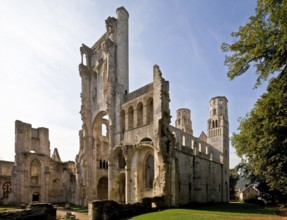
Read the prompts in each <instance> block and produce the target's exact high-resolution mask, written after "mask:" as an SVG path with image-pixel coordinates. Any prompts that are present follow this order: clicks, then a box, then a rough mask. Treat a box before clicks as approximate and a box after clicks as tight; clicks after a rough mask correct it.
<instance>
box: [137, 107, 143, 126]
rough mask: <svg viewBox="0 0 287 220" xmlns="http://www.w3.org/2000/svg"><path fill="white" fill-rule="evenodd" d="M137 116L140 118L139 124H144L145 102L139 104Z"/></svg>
mask: <svg viewBox="0 0 287 220" xmlns="http://www.w3.org/2000/svg"><path fill="white" fill-rule="evenodd" d="M137 116H138V117H137V118H138V123H137V126H141V125H142V124H143V104H142V103H141V102H140V103H138V105H137Z"/></svg>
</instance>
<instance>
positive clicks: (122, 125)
mask: <svg viewBox="0 0 287 220" xmlns="http://www.w3.org/2000/svg"><path fill="white" fill-rule="evenodd" d="M125 123H126V113H125V111H124V110H122V111H121V140H122V139H123V138H124V133H125V130H126V124H125Z"/></svg>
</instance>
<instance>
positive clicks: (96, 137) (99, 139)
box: [87, 111, 110, 160]
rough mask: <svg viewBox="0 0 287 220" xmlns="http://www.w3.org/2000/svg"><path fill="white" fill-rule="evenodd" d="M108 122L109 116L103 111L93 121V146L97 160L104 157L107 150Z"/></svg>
mask: <svg viewBox="0 0 287 220" xmlns="http://www.w3.org/2000/svg"><path fill="white" fill-rule="evenodd" d="M109 123H110V122H109V117H108V114H107V113H106V112H105V111H101V112H99V113H98V114H97V115H96V117H95V119H94V122H93V129H92V137H93V148H94V149H95V152H97V154H96V155H97V160H99V159H102V160H104V159H106V158H105V157H104V155H107V154H108V151H109V129H108V127H109ZM87 141H88V140H87Z"/></svg>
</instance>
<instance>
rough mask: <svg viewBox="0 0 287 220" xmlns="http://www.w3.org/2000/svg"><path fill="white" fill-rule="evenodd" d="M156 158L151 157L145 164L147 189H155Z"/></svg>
mask: <svg viewBox="0 0 287 220" xmlns="http://www.w3.org/2000/svg"><path fill="white" fill-rule="evenodd" d="M153 179H154V158H153V156H151V155H149V156H148V157H147V159H146V162H145V188H149V189H151V188H153Z"/></svg>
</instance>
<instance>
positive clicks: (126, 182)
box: [125, 166, 131, 204]
mask: <svg viewBox="0 0 287 220" xmlns="http://www.w3.org/2000/svg"><path fill="white" fill-rule="evenodd" d="M125 169H126V175H125V178H126V179H125V184H126V185H125V187H126V188H125V193H126V195H125V197H126V199H125V200H126V204H128V203H130V202H131V198H130V195H131V194H130V173H131V172H130V171H131V169H130V166H126V167H125Z"/></svg>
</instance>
